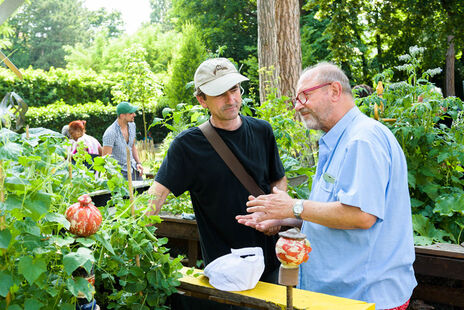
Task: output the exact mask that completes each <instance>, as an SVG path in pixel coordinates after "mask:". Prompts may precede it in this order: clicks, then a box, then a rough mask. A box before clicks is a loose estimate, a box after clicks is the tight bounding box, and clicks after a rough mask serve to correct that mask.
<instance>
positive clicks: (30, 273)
mask: <svg viewBox="0 0 464 310" xmlns="http://www.w3.org/2000/svg"><path fill="white" fill-rule="evenodd" d="M18 271H19V273H20V274H22V275H23V276H24V277H25V278H26V280H27V282H29V284H33V283H34V282H35V280H37V279H38V278H39V276H40V275H41V274H42V273H44V272H46V271H47V263H46V262H45V259H43V258H36V259H33V258H32V257H31V256H24V257H22V258H20V259H19V264H18Z"/></svg>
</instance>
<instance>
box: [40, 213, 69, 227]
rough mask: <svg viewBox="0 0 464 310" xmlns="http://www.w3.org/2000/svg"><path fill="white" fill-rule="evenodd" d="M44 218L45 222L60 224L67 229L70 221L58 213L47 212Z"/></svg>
mask: <svg viewBox="0 0 464 310" xmlns="http://www.w3.org/2000/svg"><path fill="white" fill-rule="evenodd" d="M44 220H46V221H47V222H52V223H58V224H61V225H63V227H64V228H66V229H69V226H71V223H69V221H68V220H67V219H66V217H65V216H64V215H63V214H60V213H47V214H46V215H45V218H44Z"/></svg>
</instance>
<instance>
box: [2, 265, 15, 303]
mask: <svg viewBox="0 0 464 310" xmlns="http://www.w3.org/2000/svg"><path fill="white" fill-rule="evenodd" d="M11 286H13V278H12V277H11V276H10V275H9V274H7V273H6V272H4V271H0V296H3V297H6V295H7V294H8V291H9V290H10V287H11Z"/></svg>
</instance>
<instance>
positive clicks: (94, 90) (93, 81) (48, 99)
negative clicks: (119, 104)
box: [0, 68, 122, 107]
mask: <svg viewBox="0 0 464 310" xmlns="http://www.w3.org/2000/svg"><path fill="white" fill-rule="evenodd" d="M21 73H22V74H23V77H24V80H22V81H21V80H20V79H19V78H17V77H16V76H15V75H14V74H13V73H12V72H11V71H10V70H8V69H4V68H0V96H1V98H3V97H4V96H5V94H6V93H7V92H11V91H14V92H16V93H17V94H19V95H20V96H21V98H23V99H24V101H26V103H27V104H28V106H29V107H42V106H46V105H49V104H51V103H53V102H56V101H58V100H64V101H65V102H66V103H67V104H69V105H74V104H78V103H81V102H96V101H97V100H100V101H101V102H104V103H112V101H113V96H112V95H111V89H112V88H113V86H115V85H116V83H117V81H118V80H119V79H121V76H122V74H120V73H106V74H97V73H95V72H94V71H92V70H85V71H84V70H77V69H74V70H67V69H60V68H58V69H55V68H51V69H50V70H49V71H43V70H40V69H38V70H34V69H32V68H28V69H26V70H21ZM1 98H0V99H1Z"/></svg>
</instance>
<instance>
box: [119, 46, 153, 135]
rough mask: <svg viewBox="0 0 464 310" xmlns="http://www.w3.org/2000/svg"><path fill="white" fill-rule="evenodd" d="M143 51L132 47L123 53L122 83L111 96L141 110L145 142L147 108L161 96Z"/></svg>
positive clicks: (141, 48) (140, 48)
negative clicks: (134, 105) (123, 73)
mask: <svg viewBox="0 0 464 310" xmlns="http://www.w3.org/2000/svg"><path fill="white" fill-rule="evenodd" d="M146 54H147V53H146V51H145V49H144V48H143V47H142V46H140V45H134V46H131V47H130V48H128V49H126V50H125V51H124V53H123V55H122V56H123V61H124V72H125V73H126V74H125V75H124V77H123V79H122V81H121V82H120V83H119V84H118V85H117V86H116V87H115V88H114V90H113V91H112V92H113V95H114V98H115V100H116V101H117V102H120V101H123V100H126V101H129V102H131V103H134V104H136V105H138V106H140V107H141V108H142V117H143V129H144V137H145V140H147V122H146V117H145V113H146V110H147V106H149V105H150V104H151V105H154V102H155V98H157V97H159V96H160V95H161V86H160V84H159V83H158V81H157V79H156V77H155V75H154V74H153V72H151V70H150V66H149V65H148V63H147V62H146V61H145V57H146Z"/></svg>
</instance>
